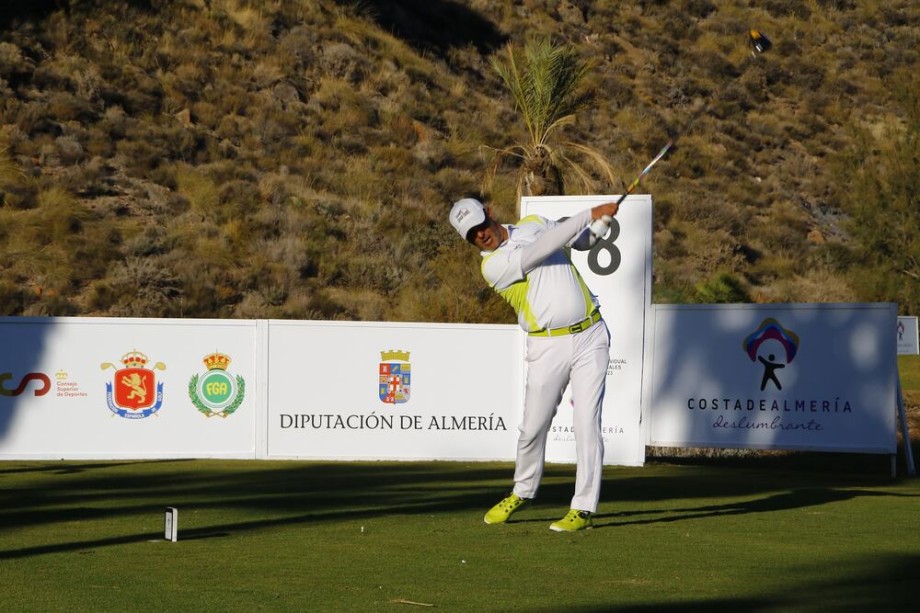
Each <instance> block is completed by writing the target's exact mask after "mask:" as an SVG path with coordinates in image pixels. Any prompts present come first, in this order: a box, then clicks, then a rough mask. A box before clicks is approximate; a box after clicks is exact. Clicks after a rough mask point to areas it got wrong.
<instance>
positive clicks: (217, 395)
mask: <svg viewBox="0 0 920 613" xmlns="http://www.w3.org/2000/svg"><path fill="white" fill-rule="evenodd" d="M202 362H204V365H205V366H206V367H207V369H208V370H207V372H205V373H204V374H203V375H201V376H199V375H195V376H193V377H192V378H191V379H190V380H189V382H188V397H189V398H191V400H192V404H194V405H195V408H196V409H198V410H199V411H201V413H203V414H204V415H206V416H207V417H215V416H220V417H223V418H226V417H227V416H228V415H233V413H234V412H235V411H236V410H237V409H238V408H240V405H241V404H242V403H243V398H244V397H245V396H246V381H245V380H243V377H241V376H239V375H237V376H236V377H234V376H233V375H231V374H230V373H229V372H227V367H228V366H230V362H231V360H230V356H228V355H225V354H223V353H218V352H214V353H212V354H210V355H206V356H205V357H204V359H203V360H202Z"/></svg>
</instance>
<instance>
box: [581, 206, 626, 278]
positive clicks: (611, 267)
mask: <svg viewBox="0 0 920 613" xmlns="http://www.w3.org/2000/svg"><path fill="white" fill-rule="evenodd" d="M618 236H620V224H619V223H617V220H616V219H611V220H610V232H608V233H607V234H606V235H604V236H602V237H601V238H599V239H597V242H596V243H594V246H593V247H592V248H591V251H589V252H588V268H590V269H591V272H593V273H594V274H596V275H599V276H601V277H606V276H607V275H612V274H613V273H615V272H616V270H617V269H618V268H619V267H620V261H621V260H622V256H621V255H620V250H619V249H618V248H617V246H616V245H614V244H613V243H614V241H615V240H616V239H617V237H618ZM601 251H606V252H607V253H608V254H609V255H608V258H609V262H607V264H601V258H600V256H599V254H600V252H601ZM608 258H604V259H608Z"/></svg>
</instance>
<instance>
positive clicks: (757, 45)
mask: <svg viewBox="0 0 920 613" xmlns="http://www.w3.org/2000/svg"><path fill="white" fill-rule="evenodd" d="M750 40H751V48H752V49H753V51H752V52H751V53H752V54H753V55H755V56H756V55H757V54H759V53H764V52H766V51H768V50H769V49H770V47H772V46H773V43H771V42H770V39H769V38H767V37H766V35H765V34H764V33H763V32H761V31H760V30H754V29H751V32H750Z"/></svg>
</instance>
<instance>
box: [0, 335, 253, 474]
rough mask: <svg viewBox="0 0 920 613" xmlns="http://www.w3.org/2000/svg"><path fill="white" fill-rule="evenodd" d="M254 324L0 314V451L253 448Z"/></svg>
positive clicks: (46, 454) (93, 454) (213, 453)
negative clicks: (0, 348)
mask: <svg viewBox="0 0 920 613" xmlns="http://www.w3.org/2000/svg"><path fill="white" fill-rule="evenodd" d="M256 328H257V324H256V322H254V321H252V322H245V321H224V320H220V321H216V320H169V319H158V320H152V319H113V318H21V317H4V318H0V346H2V347H3V351H2V352H0V458H14V457H15V458H36V459H61V458H68V459H70V458H73V459H80V458H101V459H105V458H207V457H226V458H252V457H255V454H256V449H255V440H256V436H255V424H256V413H257V406H256V402H255V400H256V398H257V394H256V384H257V381H256V375H255V373H256V360H257V356H256V353H257V347H256ZM207 357H210V358H211V359H210V361H209V365H205V363H204V360H205V358H207Z"/></svg>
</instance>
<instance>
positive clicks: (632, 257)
mask: <svg viewBox="0 0 920 613" xmlns="http://www.w3.org/2000/svg"><path fill="white" fill-rule="evenodd" d="M617 198H618V197H617V196H553V197H541V198H523V199H522V201H521V208H522V211H523V215H534V214H536V215H541V216H543V217H546V218H548V219H559V218H561V217H570V216H572V215H574V214H575V213H578V212H580V211H583V210H584V209H586V208H590V207H593V206H596V205H598V204H602V203H604V202H610V201H612V200H616V199H617ZM571 256H572V262H573V263H574V264H575V266H576V268H578V270H579V272H580V273H581V275H582V277H583V278H584V280H585V282H586V283H587V284H588V287H590V288H591V291H592V292H594V294H595V295H596V296H597V297H598V299H599V301H600V304H601V313H602V314H603V316H604V320H605V321H606V322H607V327H608V328H609V329H610V336H611V340H610V364H609V368H608V371H607V390H606V396H605V397H604V417H603V437H604V463H605V464H619V465H626V466H638V465H641V464H642V463H643V462H644V461H645V434H644V433H643V431H642V423H641V415H642V410H641V400H642V368H643V350H644V337H645V324H646V314H647V312H648V309H649V304H650V302H651V275H652V199H651V196H647V195H643V196H629V197H628V198H626V200H625V201H624V202H623V203H622V205H621V206H620V211H619V213H618V214H617V216H616V218H615V219H614V223H613V224H612V226H611V231H610V233H609V234H608V235H607V237H605V239H604V240H603V241H602V242H601V243H599V244H598V245H595V247H594V248H593V249H592V250H591V251H575V250H573V251H572V252H571ZM522 342H523V341H522ZM515 425H517V424H515ZM575 436H576V433H575V432H573V428H572V411H571V392H570V390H566V392H565V395H564V396H563V398H562V402H561V404H560V408H559V411H558V413H557V414H556V417H555V419H554V420H553V423H552V425H551V426H550V433H549V439H548V441H547V446H546V458H547V460H548V461H551V462H574V461H575Z"/></svg>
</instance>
